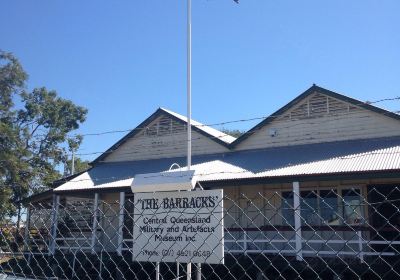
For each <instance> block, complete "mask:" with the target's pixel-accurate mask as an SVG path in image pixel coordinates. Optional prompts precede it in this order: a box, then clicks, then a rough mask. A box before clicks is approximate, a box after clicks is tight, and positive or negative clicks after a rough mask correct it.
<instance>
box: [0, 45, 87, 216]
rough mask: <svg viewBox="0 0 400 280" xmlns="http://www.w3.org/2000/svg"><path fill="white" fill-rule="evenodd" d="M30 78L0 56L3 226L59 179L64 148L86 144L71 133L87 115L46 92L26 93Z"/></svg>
mask: <svg viewBox="0 0 400 280" xmlns="http://www.w3.org/2000/svg"><path fill="white" fill-rule="evenodd" d="M27 77H28V76H27V74H26V73H25V72H24V70H23V68H22V66H21V65H20V63H19V62H18V60H17V59H16V58H15V57H14V56H13V55H12V54H10V53H5V52H2V51H0V221H1V220H2V219H3V218H4V217H5V216H7V215H10V214H12V213H13V212H15V208H14V206H13V203H15V202H17V201H19V200H21V199H23V198H25V197H26V196H28V195H29V194H32V193H35V192H38V191H41V190H43V189H45V188H47V187H48V184H50V183H51V182H52V181H54V180H56V179H58V178H60V173H59V172H58V171H57V167H58V166H59V165H60V164H62V163H64V162H65V161H66V159H67V153H68V150H67V149H68V148H66V147H68V146H70V143H74V145H75V146H74V147H75V149H77V148H78V147H79V144H80V143H81V141H82V138H81V137H77V140H74V138H76V137H70V136H69V133H70V132H71V131H73V130H75V129H77V128H79V125H80V124H81V123H82V122H84V121H85V117H86V114H87V110H86V109H85V108H83V107H80V106H77V105H75V104H74V103H72V102H71V101H69V100H66V99H63V98H61V97H59V96H58V95H57V93H56V92H55V91H49V90H47V89H46V88H44V87H42V88H35V89H33V90H32V91H27V90H26V88H25V82H26V80H27ZM17 100H18V102H16V101H17ZM15 103H18V107H17V106H16V105H15Z"/></svg>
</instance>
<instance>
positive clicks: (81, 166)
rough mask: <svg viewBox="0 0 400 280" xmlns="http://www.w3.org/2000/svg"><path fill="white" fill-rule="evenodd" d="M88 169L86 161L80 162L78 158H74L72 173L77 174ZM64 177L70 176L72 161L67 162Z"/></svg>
mask: <svg viewBox="0 0 400 280" xmlns="http://www.w3.org/2000/svg"><path fill="white" fill-rule="evenodd" d="M89 167H90V165H89V161H88V160H82V159H80V158H75V165H74V169H75V170H74V171H75V172H74V173H75V174H76V173H79V172H82V171H86V170H88V169H89ZM64 173H65V175H72V159H69V160H67V162H66V165H65V171H64Z"/></svg>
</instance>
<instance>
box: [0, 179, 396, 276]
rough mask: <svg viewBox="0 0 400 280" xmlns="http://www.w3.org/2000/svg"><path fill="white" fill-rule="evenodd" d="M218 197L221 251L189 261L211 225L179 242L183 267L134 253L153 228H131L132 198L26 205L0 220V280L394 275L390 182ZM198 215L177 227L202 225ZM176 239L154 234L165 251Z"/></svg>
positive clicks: (59, 200) (393, 209)
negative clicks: (16, 217) (16, 216)
mask: <svg viewBox="0 0 400 280" xmlns="http://www.w3.org/2000/svg"><path fill="white" fill-rule="evenodd" d="M112 198H114V199H112ZM120 202H122V203H120ZM218 204H223V213H222V215H221V216H222V219H221V218H219V219H220V220H219V223H221V224H222V225H223V238H220V237H218V238H220V239H221V240H220V242H222V244H223V246H224V255H223V257H222V258H221V259H220V261H219V263H213V264H207V263H202V264H198V263H196V262H195V261H194V260H195V257H196V255H198V254H202V253H203V254H207V256H211V255H213V254H216V251H215V248H212V247H210V246H208V247H207V244H211V243H210V242H209V238H216V235H215V232H213V231H212V230H211V231H210V232H209V233H207V234H206V235H204V234H203V235H202V236H203V237H202V239H201V244H200V245H201V246H203V247H202V251H201V252H199V251H198V250H196V248H194V249H193V248H192V249H190V250H185V249H187V248H181V249H180V252H179V254H187V255H186V256H185V257H186V259H189V260H190V261H192V260H191V259H193V263H192V264H191V266H190V267H188V265H187V263H177V262H159V263H158V262H149V261H140V262H139V261H135V260H134V259H133V255H136V254H135V253H137V252H133V247H134V243H135V242H136V241H137V240H140V242H143V238H141V235H145V237H146V238H145V239H146V240H147V241H146V242H149V243H151V242H154V238H155V235H157V234H158V232H156V231H155V232H151V231H150V230H146V231H144V230H143V228H139V231H137V232H138V234H136V236H135V235H134V230H133V229H134V226H135V223H136V220H135V215H138V214H139V215H140V209H139V208H138V207H137V205H135V203H134V199H133V196H129V195H128V194H126V197H125V194H121V196H120V197H119V196H116V195H114V196H113V195H103V194H100V195H99V194H96V195H94V196H93V194H91V195H88V194H85V195H82V196H81V197H72V196H68V195H60V196H54V197H53V201H42V202H41V203H31V204H29V205H26V207H25V208H24V209H25V211H24V213H23V214H22V216H21V217H22V222H21V223H20V225H19V226H17V225H16V224H6V225H1V228H0V245H1V250H0V279H187V274H188V273H187V272H188V269H189V271H190V270H191V276H192V279H219V280H222V279H360V278H361V279H399V278H400V263H399V262H400V211H399V207H400V189H399V188H398V187H396V186H391V187H386V188H383V187H382V188H381V187H379V186H376V187H374V186H372V187H368V188H364V189H363V188H326V189H323V188H318V189H317V188H316V189H309V190H303V189H301V191H300V190H299V189H297V190H296V189H293V190H290V189H288V190H284V189H281V190H271V191H260V192H257V191H254V192H251V193H249V192H248V193H240V191H231V190H229V191H226V192H225V194H224V198H223V201H218ZM171 211H172V210H171ZM165 214H166V216H167V217H169V215H170V214H171V213H168V212H167V213H165ZM181 214H182V216H184V212H182V213H181ZM175 215H176V213H175ZM216 217H220V216H218V215H217V216H216ZM197 222H198V223H197V224H196V223H193V221H191V222H187V223H186V224H185V223H184V221H183V223H181V224H180V226H182V227H183V226H193V225H196V226H199V227H200V228H201V226H203V225H204V223H206V221H200V222H199V221H197ZM136 226H137V225H136ZM149 226H151V227H153V228H156V227H157V225H155V224H151V223H150V224H149ZM199 227H197V228H199ZM166 235H168V234H166ZM195 235H196V233H195ZM204 236H206V238H204ZM146 242H143V244H138V242H137V243H136V247H135V248H137V246H139V247H140V246H143V248H145V246H146V244H145V243H146ZM177 242H180V241H179V239H177V240H172V239H170V240H168V239H166V240H165V241H162V243H164V245H165V244H166V245H167V246H169V248H174V245H175V243H177ZM193 244H197V245H196V246H199V245H198V242H197V243H193ZM193 244H192V245H193ZM193 246H194V245H193ZM193 246H192V247H193ZM204 246H206V247H207V248H208V249H207V250H204ZM197 249H198V248H197ZM150 259H151V258H150V255H149V260H150Z"/></svg>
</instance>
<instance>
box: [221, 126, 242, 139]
mask: <svg viewBox="0 0 400 280" xmlns="http://www.w3.org/2000/svg"><path fill="white" fill-rule="evenodd" d="M222 132H223V133H225V134H228V135H230V136H233V137H236V138H238V137H240V136H242V135H243V134H244V133H245V132H244V131H242V130H239V129H226V128H224V129H222Z"/></svg>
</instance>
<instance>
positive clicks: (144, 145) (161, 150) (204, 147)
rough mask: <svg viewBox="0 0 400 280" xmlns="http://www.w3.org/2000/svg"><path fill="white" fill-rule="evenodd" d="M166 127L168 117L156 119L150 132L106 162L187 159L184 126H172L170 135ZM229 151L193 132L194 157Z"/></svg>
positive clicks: (134, 138) (142, 133)
mask: <svg viewBox="0 0 400 280" xmlns="http://www.w3.org/2000/svg"><path fill="white" fill-rule="evenodd" d="M171 123H172V120H171ZM165 125H167V126H168V125H169V123H168V119H165V117H164V118H163V117H160V118H158V119H156V120H155V121H154V122H152V123H151V124H150V125H149V126H147V128H143V131H141V132H139V133H138V134H136V135H135V136H134V137H132V138H130V139H128V140H127V141H126V142H125V143H123V144H122V145H121V146H120V147H118V148H117V149H116V150H115V151H113V152H112V153H110V154H109V155H108V156H107V157H106V158H105V159H104V160H103V161H104V162H120V161H136V160H147V159H159V158H172V157H183V156H186V154H187V142H188V141H187V131H186V128H185V127H184V125H181V127H177V126H176V123H175V124H174V123H172V126H171V127H172V128H171V131H170V132H169V131H168V127H167V128H166V129H165ZM174 125H175V126H174ZM226 151H228V148H226V147H225V146H223V145H221V144H218V143H216V142H215V141H213V140H212V139H210V138H209V137H206V136H204V135H202V134H200V133H198V132H196V131H194V130H192V154H193V155H202V154H215V153H222V152H226Z"/></svg>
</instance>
